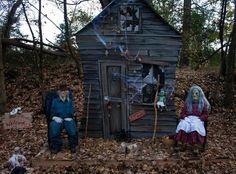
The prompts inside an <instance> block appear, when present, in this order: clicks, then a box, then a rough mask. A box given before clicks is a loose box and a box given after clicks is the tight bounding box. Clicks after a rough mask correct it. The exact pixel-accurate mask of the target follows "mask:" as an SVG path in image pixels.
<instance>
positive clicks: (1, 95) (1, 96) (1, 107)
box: [0, 29, 6, 116]
mask: <svg viewBox="0 0 236 174" xmlns="http://www.w3.org/2000/svg"><path fill="white" fill-rule="evenodd" d="M5 106H6V89H5V76H4V68H3V54H2V31H1V29H0V116H1V115H2V114H3V113H4V112H5Z"/></svg>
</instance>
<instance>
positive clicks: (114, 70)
mask: <svg viewBox="0 0 236 174" xmlns="http://www.w3.org/2000/svg"><path fill="white" fill-rule="evenodd" d="M100 79H101V85H102V100H103V101H102V103H103V108H104V119H103V120H104V121H103V128H104V137H107V138H108V137H110V138H113V137H115V136H116V135H118V134H119V133H120V132H121V130H125V131H126V130H127V114H126V106H127V101H126V90H125V89H126V87H125V80H126V78H125V65H124V64H122V63H120V62H119V63H117V62H113V63H110V62H109V63H108V62H101V63H100Z"/></svg>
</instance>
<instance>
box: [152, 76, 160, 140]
mask: <svg viewBox="0 0 236 174" xmlns="http://www.w3.org/2000/svg"><path fill="white" fill-rule="evenodd" d="M159 82H160V77H159V75H158V79H157V90H156V94H155V99H154V105H153V106H154V111H155V119H154V129H153V135H152V141H153V142H154V140H155V138H156V132H157V100H158V92H159V91H158V89H159Z"/></svg>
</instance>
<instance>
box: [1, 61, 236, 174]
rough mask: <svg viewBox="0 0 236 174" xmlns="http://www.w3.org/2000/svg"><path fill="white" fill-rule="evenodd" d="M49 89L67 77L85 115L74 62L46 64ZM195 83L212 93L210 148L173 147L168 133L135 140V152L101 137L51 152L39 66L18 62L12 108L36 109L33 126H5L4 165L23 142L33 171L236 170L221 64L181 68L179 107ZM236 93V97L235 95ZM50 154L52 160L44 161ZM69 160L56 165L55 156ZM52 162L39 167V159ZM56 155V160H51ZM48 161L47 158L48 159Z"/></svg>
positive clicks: (232, 118) (235, 137) (235, 135)
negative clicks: (196, 152)
mask: <svg viewBox="0 0 236 174" xmlns="http://www.w3.org/2000/svg"><path fill="white" fill-rule="evenodd" d="M44 72H45V73H44V75H45V87H46V89H53V88H55V87H56V86H57V85H58V84H59V83H60V82H61V80H62V79H66V80H67V82H68V84H70V87H71V89H72V90H73V95H74V101H75V108H76V112H77V115H78V116H79V117H80V116H81V115H82V110H83V104H82V103H83V100H82V99H83V93H82V85H81V84H82V83H81V82H80V81H79V80H78V77H77V73H76V70H75V68H74V66H73V65H66V66H65V65H56V66H47V68H45V69H44ZM192 84H198V85H200V86H201V87H202V88H203V90H204V91H205V92H206V93H208V98H209V101H210V103H211V105H212V111H211V113H210V116H209V122H208V138H207V140H208V143H207V147H206V150H205V151H204V152H202V153H200V154H199V155H198V156H197V158H196V156H193V154H192V150H191V147H187V149H185V150H183V149H178V150H177V151H176V150H175V149H174V148H173V145H172V144H171V142H170V144H168V141H165V139H164V138H162V139H157V140H156V141H155V142H153V141H152V139H138V140H132V141H131V142H129V144H135V145H137V149H138V150H137V151H136V152H135V153H128V154H127V153H125V152H124V151H123V149H122V146H121V142H116V141H114V140H104V139H102V138H97V139H95V138H87V139H81V140H80V145H79V148H78V151H77V153H76V154H74V155H71V154H70V153H69V151H68V150H65V149H64V151H63V152H62V153H59V154H58V155H56V156H55V155H54V156H53V155H51V154H50V153H49V151H48V149H47V125H46V119H45V117H44V115H43V114H42V112H41V106H42V104H41V100H42V97H41V96H42V95H41V93H40V89H39V85H38V83H37V75H36V72H35V70H34V69H31V68H28V67H26V68H19V69H14V70H10V69H8V70H7V71H6V89H7V96H8V102H7V111H10V110H11V109H13V108H15V107H17V106H21V107H23V111H24V112H28V111H32V112H34V114H33V128H31V129H27V130H19V131H14V130H3V128H2V125H1V134H0V142H1V144H0V149H1V151H0V161H1V166H0V171H1V173H9V171H8V169H7V168H6V167H5V166H4V164H5V162H6V161H7V160H8V158H9V157H10V156H11V153H12V151H13V149H14V147H16V146H20V147H22V149H23V151H24V155H25V156H26V158H27V159H28V161H29V163H28V165H27V167H28V173H40V174H41V173H128V174H132V173H139V174H144V173H147V174H149V173H153V174H155V173H176V174H177V173H178V174H181V173H183V174H185V173H189V174H191V173H193V174H196V173H200V174H201V173H209V174H211V173H217V174H220V173H236V159H235V157H236V107H234V108H233V109H225V108H224V107H223V106H222V105H223V97H224V94H223V81H221V80H218V78H217V70H205V69H202V70H199V71H193V70H190V69H187V68H184V69H178V70H177V73H176V92H175V103H176V108H177V112H179V111H180V108H181V106H182V104H183V100H182V99H183V96H184V90H186V89H188V88H189V87H190V86H191V85H192ZM234 98H236V97H234ZM45 160H48V161H45ZM57 160H67V162H68V164H66V165H65V164H64V165H61V166H57V165H56V164H55V163H53V162H52V161H54V162H55V161H57ZM43 161H44V162H45V163H47V166H48V167H37V163H38V164H39V163H42V162H43ZM49 161H51V162H52V163H49ZM45 166H46V164H45Z"/></svg>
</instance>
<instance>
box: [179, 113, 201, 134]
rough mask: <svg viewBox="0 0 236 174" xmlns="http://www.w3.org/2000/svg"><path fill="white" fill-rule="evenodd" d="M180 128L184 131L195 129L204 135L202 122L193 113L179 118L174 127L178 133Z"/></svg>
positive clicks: (188, 131)
mask: <svg viewBox="0 0 236 174" xmlns="http://www.w3.org/2000/svg"><path fill="white" fill-rule="evenodd" d="M180 130H183V131H185V132H186V133H190V132H193V131H197V132H198V133H199V134H200V135H201V136H206V130H205V127H204V122H203V121H202V120H200V118H199V117H197V116H194V115H190V116H188V117H185V118H184V119H181V120H180V122H179V124H178V126H177V128H176V133H178V132H179V131H180Z"/></svg>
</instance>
